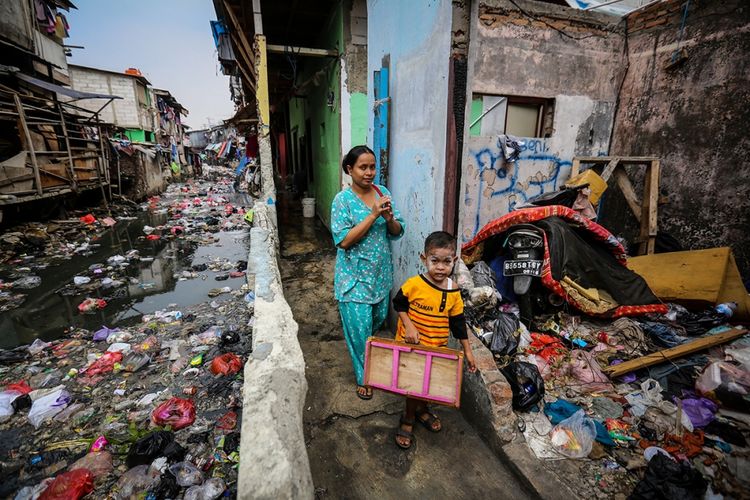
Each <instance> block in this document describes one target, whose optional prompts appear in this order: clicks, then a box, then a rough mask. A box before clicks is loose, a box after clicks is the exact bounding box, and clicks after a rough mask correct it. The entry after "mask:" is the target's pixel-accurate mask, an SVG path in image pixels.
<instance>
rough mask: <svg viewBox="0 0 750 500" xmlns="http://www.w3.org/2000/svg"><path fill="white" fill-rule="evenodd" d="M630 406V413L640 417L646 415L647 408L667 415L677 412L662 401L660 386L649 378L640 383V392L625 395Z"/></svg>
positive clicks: (675, 408)
mask: <svg viewBox="0 0 750 500" xmlns="http://www.w3.org/2000/svg"><path fill="white" fill-rule="evenodd" d="M625 399H626V400H627V401H628V403H629V404H630V413H631V414H632V415H634V416H636V417H640V416H642V415H644V414H645V413H646V411H647V410H648V407H654V408H658V409H659V410H661V411H662V412H663V413H665V414H667V415H672V414H673V413H675V412H676V411H677V407H676V406H675V405H674V404H672V403H670V402H669V401H664V399H663V398H662V396H661V385H660V384H659V382H657V381H656V380H654V379H652V378H649V379H646V380H644V381H643V382H641V390H640V391H635V392H631V393H629V394H626V395H625Z"/></svg>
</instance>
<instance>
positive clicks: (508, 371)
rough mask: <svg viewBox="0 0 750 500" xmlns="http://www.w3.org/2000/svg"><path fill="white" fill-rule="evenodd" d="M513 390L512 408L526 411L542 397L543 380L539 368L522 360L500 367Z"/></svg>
mask: <svg viewBox="0 0 750 500" xmlns="http://www.w3.org/2000/svg"><path fill="white" fill-rule="evenodd" d="M501 371H502V372H503V375H505V378H506V379H508V383H509V384H510V388H511V389H512V390H513V409H514V410H518V411H526V410H528V409H530V408H531V407H532V406H534V405H535V404H536V403H537V402H539V401H540V400H541V399H542V398H544V380H543V379H542V375H541V374H540V373H539V369H538V368H537V367H536V366H535V365H532V364H531V363H526V362H524V361H518V362H512V363H510V364H509V365H508V366H506V367H504V368H502V369H501Z"/></svg>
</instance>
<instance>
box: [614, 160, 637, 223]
mask: <svg viewBox="0 0 750 500" xmlns="http://www.w3.org/2000/svg"><path fill="white" fill-rule="evenodd" d="M613 175H614V177H615V181H616V182H617V185H618V186H619V187H620V191H621V192H622V195H623V197H624V198H625V201H626V202H627V203H628V206H629V207H630V210H632V211H633V215H635V219H636V220H637V221H638V223H640V222H641V200H639V199H638V195H637V194H635V190H634V189H633V184H631V183H630V179H629V178H628V174H627V172H625V169H624V168H618V169H617V170H615V171H614V174H613Z"/></svg>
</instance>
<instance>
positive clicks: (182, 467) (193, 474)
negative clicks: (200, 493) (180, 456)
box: [169, 462, 203, 488]
mask: <svg viewBox="0 0 750 500" xmlns="http://www.w3.org/2000/svg"><path fill="white" fill-rule="evenodd" d="M169 472H171V473H172V474H173V475H174V477H175V478H177V484H179V485H180V486H182V487H183V488H186V487H188V486H193V485H196V484H201V483H202V482H203V474H202V473H201V471H200V470H199V469H198V468H197V467H196V466H195V465H193V464H191V463H190V462H180V463H177V464H174V465H173V466H171V467H170V468H169Z"/></svg>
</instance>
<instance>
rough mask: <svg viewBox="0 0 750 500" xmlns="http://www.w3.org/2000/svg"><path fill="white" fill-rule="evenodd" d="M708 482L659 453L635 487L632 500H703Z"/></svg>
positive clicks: (695, 472) (696, 472) (652, 459)
mask: <svg viewBox="0 0 750 500" xmlns="http://www.w3.org/2000/svg"><path fill="white" fill-rule="evenodd" d="M707 487H708V482H707V481H706V480H705V479H704V478H703V476H702V475H701V473H700V472H698V471H697V470H695V469H694V468H693V467H691V466H690V465H688V464H685V463H682V464H678V463H677V462H675V461H674V460H672V459H671V458H669V457H666V456H664V455H662V454H661V453H657V454H656V455H654V456H653V458H651V461H649V463H648V469H646V474H645V475H644V476H643V479H641V481H640V482H639V483H638V484H636V485H635V489H634V490H633V493H632V494H631V495H630V497H628V498H629V499H631V500H655V499H665V500H667V499H672V498H680V499H695V500H699V499H702V498H703V497H704V495H705V493H706V488H707Z"/></svg>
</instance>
